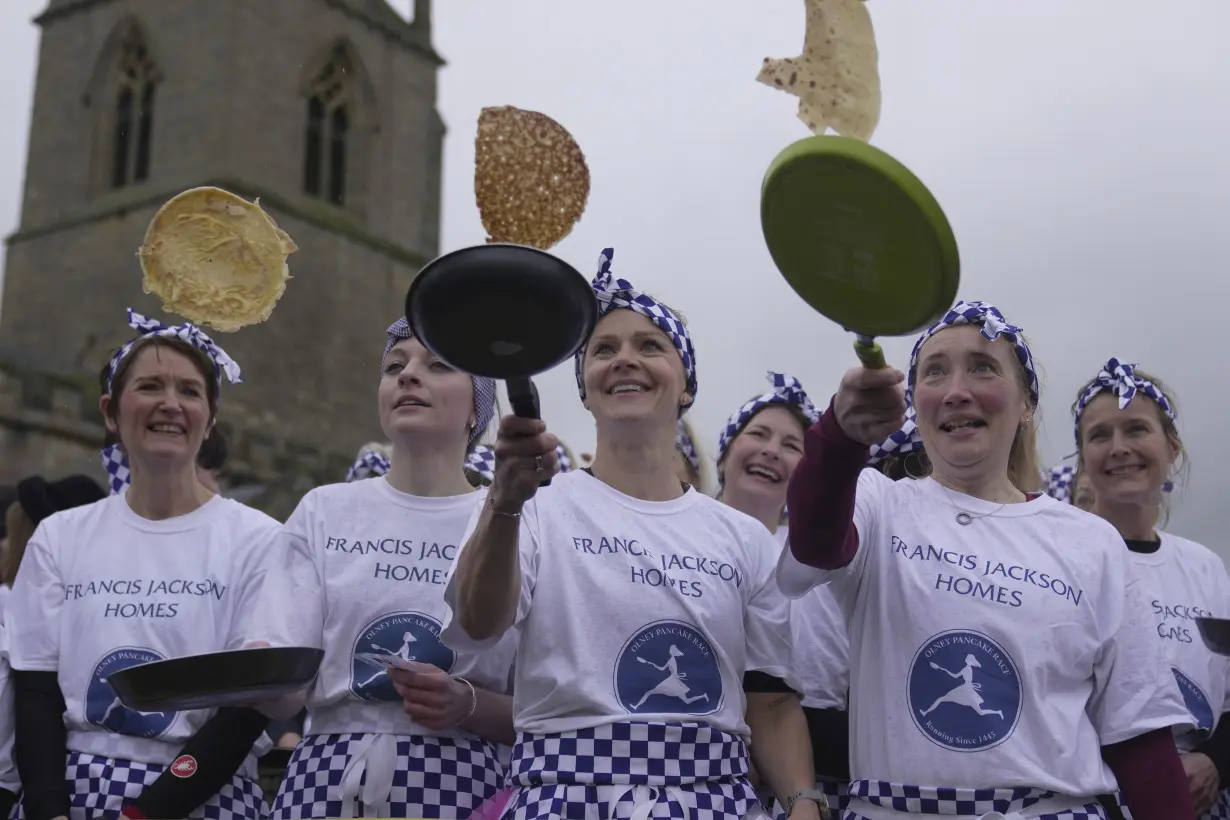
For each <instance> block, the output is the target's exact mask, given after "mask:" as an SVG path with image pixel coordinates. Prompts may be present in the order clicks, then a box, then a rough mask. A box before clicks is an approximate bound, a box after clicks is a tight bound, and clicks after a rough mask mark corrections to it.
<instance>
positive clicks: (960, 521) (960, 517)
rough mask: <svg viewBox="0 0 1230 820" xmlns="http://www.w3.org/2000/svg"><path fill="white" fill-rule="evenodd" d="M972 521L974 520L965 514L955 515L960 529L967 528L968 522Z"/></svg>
mask: <svg viewBox="0 0 1230 820" xmlns="http://www.w3.org/2000/svg"><path fill="white" fill-rule="evenodd" d="M973 520H974V517H973V516H972V515H970V514H969V513H967V512H959V513H957V523H958V524H960V525H961V526H962V527H968V526H969V524H970V522H971V521H973Z"/></svg>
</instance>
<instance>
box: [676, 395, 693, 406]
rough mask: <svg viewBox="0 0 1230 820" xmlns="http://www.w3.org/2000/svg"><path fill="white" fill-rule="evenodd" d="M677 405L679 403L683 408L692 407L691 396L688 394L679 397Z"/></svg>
mask: <svg viewBox="0 0 1230 820" xmlns="http://www.w3.org/2000/svg"><path fill="white" fill-rule="evenodd" d="M679 403H680V404H681V405H683V406H684V407H690V406H691V405H692V396H691V394H690V393H684V394H683V395H682V396H680V397H679Z"/></svg>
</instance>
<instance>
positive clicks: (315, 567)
mask: <svg viewBox="0 0 1230 820" xmlns="http://www.w3.org/2000/svg"><path fill="white" fill-rule="evenodd" d="M484 498H486V491H485V490H483V491H478V492H473V493H467V494H465V495H459V496H452V497H446V498H423V497H419V496H412V495H406V494H405V493H401V492H398V491H397V490H395V489H393V487H391V486H390V485H389V483H388V481H386V480H385V479H384V478H373V479H368V480H365V481H355V482H352V483H349V484H331V485H329V486H325V487H317V488H316V489H314V490H312V491H311V492H309V493H308V494H307V495H306V496H304V498H303V500H302V501H300V502H299V506H298V507H297V508H296V509H295V511H294V513H293V514H292V515H291V517H290V519H289V520H288V521H287V522H286V526H285V527H284V528H283V539H284V540H286V541H287V543H288V546H289V548H290V549H291V551H293V552H294V553H295V554H296V556H297V557H300V558H302V559H305V560H306V561H307V563H309V564H310V565H311V567H312V572H311V573H310V583H312V584H316V585H318V586H317V587H316V588H315V589H301V590H299V591H297V592H296V598H297V600H299V601H301V602H303V603H302V605H301V606H300V608H299V609H298V612H297V619H298V621H299V625H300V627H301V630H300V634H299V635H298V636H297V639H298V641H300V642H301V643H302V645H304V646H317V647H321V648H323V649H324V650H325V659H324V662H323V663H322V664H321V667H320V674H319V675H318V676H317V678H316V683H315V684H314V685H313V687H312V689H311V692H310V693H309V695H308V712H309V717H310V721H311V724H310V730H311V732H312V733H313V734H335V733H344V732H362V733H381V734H398V735H439V734H443V735H447V736H456V737H461V736H465V733H464V732H461V731H460V730H449V731H446V732H433V731H432V730H430V729H428V728H426V727H424V726H420V725H419V724H418V723H415V722H414V720H412V719H411V718H410V717H409V716H408V715H407V714H406V713H405V711H404V710H403V708H402V699H401V697H400V696H399V695H398V694H397V692H396V691H395V690H394V689H393V684H392V681H390V680H389V677H388V675H387V674H386V673H385V671H384V668H383V667H381V666H379V665H376V664H373V663H371V662H370V661H364V660H363V657H364V656H365V655H373V654H376V655H379V654H388V655H399V656H401V657H403V658H406V659H407V660H413V661H418V662H420V663H430V664H434V665H436V666H438V667H440V668H441V669H444V670H445V671H447V672H449V673H451V674H453V675H455V676H458V677H463V678H466V679H467V680H469V681H470V682H471V683H472V684H474V685H475V686H478V687H481V688H484V689H488V690H490V691H495V692H506V691H507V687H508V675H509V667H510V666H511V665H512V655H513V652H514V650H515V648H516V645H515V636H512V635H510V636H509V638H508V640H505V641H503V642H501V644H500V645H498V646H496V647H494V648H492V649H488V650H485V651H483V652H480V653H458V652H454V651H453V650H452V649H450V648H448V647H447V646H446V645H445V644H443V643H442V642H441V640H440V632H441V630H442V628H443V621H444V619H445V617H446V616H447V614H448V608H447V607H446V606H445V604H444V584H445V582H446V581H447V580H448V578H449V571H450V569H451V567H452V562H453V558H454V556H455V553H456V552H457V545H458V544H459V543H460V542H461V536H462V533H464V532H465V528H466V524H467V523H468V522H469V520H470V517H471V515H472V513H473V512H474V510H475V509H476V508H477V507H478V506H479V505H480V504H481V503H482V500H483V499H484ZM322 579H323V580H322ZM321 586H323V589H321ZM313 603H315V604H317V605H316V606H312V604H313Z"/></svg>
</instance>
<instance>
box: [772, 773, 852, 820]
mask: <svg viewBox="0 0 1230 820" xmlns="http://www.w3.org/2000/svg"><path fill="white" fill-rule="evenodd" d="M813 788H814V789H815V790H816V791H818V792H824V796H825V797H827V798H828V799H829V811H830V812H831V813H832V817H833V818H834V820H840V818H841V813H842V812H843V811H845V809H846V806H848V805H849V803H850V787H849V784H847V783H838V782H836V781H833V780H817V781H816V785H815V786H813ZM773 820H786V807H785V806H783V805H782V804H781V803H779V802H777V801H776V800H774V801H773Z"/></svg>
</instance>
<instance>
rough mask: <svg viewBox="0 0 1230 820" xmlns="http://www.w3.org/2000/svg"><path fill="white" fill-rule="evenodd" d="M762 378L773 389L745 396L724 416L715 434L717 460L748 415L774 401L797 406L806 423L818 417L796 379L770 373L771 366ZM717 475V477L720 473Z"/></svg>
mask: <svg viewBox="0 0 1230 820" xmlns="http://www.w3.org/2000/svg"><path fill="white" fill-rule="evenodd" d="M766 378H767V379H768V381H769V384H771V385H773V389H772V390H771V391H769V392H768V393H762V394H761V395H759V396H757V397H756V398H754V399H751V400H749V401H748V402H747V403H745V404H744V405H743V406H742V407H740V408H739V409H738V410H736V411H735V412H734V413H733V414H732V415H731V416H730V418H728V419H727V420H726V426H725V427H723V428H722V435H721V436H720V437H719V438H718V448H717V461H718V464H721V463H722V458H723V457H724V456H725V455H726V448H727V447H729V446H730V443H731V442H732V441H734V440H735V437H736V436H738V435H739V433H741V432H742V431H743V428H744V427H746V426H747V423H748V422H749V421H751V419H752V416H754V415H756V414H757V413H759V412H760V411H761V410H763V409H764V408H766V407H769V406H771V405H774V404H780V405H787V406H792V407H797V408H799V410H801V411H802V413H803V415H804V417H806V418H807V421H808V422H809V423H810V424H815V423H816V422H817V421H818V420H819V418H820V411H819V410H817V409H816V406H815V405H814V404H812V401H811V399H810V398H808V396H807V392H806V391H804V390H803V385H802V384H800V383H799V380H798V379H796V378H795V377H794V376H791V375H788V374H786V373H774V372H773V371H772V370H770V371H769V372H768V373H767V374H766ZM718 479H719V480H720V479H721V475H720V474H719V476H718Z"/></svg>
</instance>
